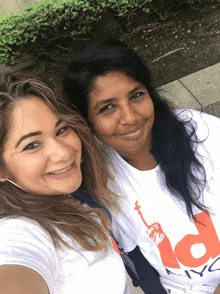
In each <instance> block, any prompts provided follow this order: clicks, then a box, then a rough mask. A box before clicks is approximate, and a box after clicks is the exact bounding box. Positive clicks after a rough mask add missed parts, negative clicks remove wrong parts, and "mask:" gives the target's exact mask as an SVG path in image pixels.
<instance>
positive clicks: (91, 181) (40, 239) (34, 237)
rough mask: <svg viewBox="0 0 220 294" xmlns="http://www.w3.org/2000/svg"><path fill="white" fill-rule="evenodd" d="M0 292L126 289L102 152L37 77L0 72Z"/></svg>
mask: <svg viewBox="0 0 220 294" xmlns="http://www.w3.org/2000/svg"><path fill="white" fill-rule="evenodd" d="M0 130H1V132H0V285H1V286H0V293H2V294H9V293H13V294H21V293H22V294H32V293H37V294H48V293H50V294H64V293H65V294H68V293H69V294H72V293H83V294H85V293H100V294H101V293H109V294H110V293H111V294H112V293H117V294H125V293H128V289H127V286H126V277H125V270H124V264H123V261H122V259H121V256H120V254H119V252H118V249H117V246H116V243H115V241H114V239H113V238H112V237H111V236H110V234H109V233H111V222H110V220H109V217H110V216H109V217H108V216H107V215H109V213H108V209H110V208H111V209H116V208H117V204H116V198H115V195H114V194H113V193H111V192H110V191H109V190H108V189H107V188H106V181H107V177H108V173H107V170H106V168H105V164H104V160H103V158H102V155H101V152H100V150H99V149H98V147H97V146H96V144H95V141H94V138H93V135H92V133H91V132H90V130H89V128H88V127H87V124H86V123H85V122H84V120H83V119H82V118H81V117H80V116H79V115H78V114H77V113H76V112H75V111H74V110H70V109H68V108H67V107H66V106H65V105H64V104H63V101H62V100H61V99H60V98H58V97H57V95H56V94H55V93H54V91H53V89H52V88H51V87H50V86H48V85H47V83H45V82H43V81H42V80H40V79H38V78H36V77H32V76H29V75H28V76H27V75H24V74H22V73H14V74H6V75H1V80H0Z"/></svg>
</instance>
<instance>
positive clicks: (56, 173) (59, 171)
mask: <svg viewBox="0 0 220 294" xmlns="http://www.w3.org/2000/svg"><path fill="white" fill-rule="evenodd" d="M72 167H73V163H72V164H71V165H69V166H68V167H66V168H64V169H61V170H58V171H54V172H51V173H48V174H49V175H60V174H64V173H66V172H67V171H68V170H70V169H71V168H72Z"/></svg>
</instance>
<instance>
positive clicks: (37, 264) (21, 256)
mask: <svg viewBox="0 0 220 294" xmlns="http://www.w3.org/2000/svg"><path fill="white" fill-rule="evenodd" d="M0 236H1V237H0V265H6V264H16V265H23V266H27V267H29V268H31V269H33V270H35V271H36V272H38V273H39V274H40V275H41V276H42V277H43V278H44V280H45V281H46V283H47V285H48V288H49V290H50V293H53V287H54V280H55V276H56V267H57V260H56V251H55V247H54V245H53V242H52V239H51V238H50V235H49V234H48V233H47V232H46V231H45V230H44V229H43V228H42V227H41V226H40V225H39V224H38V223H37V222H35V221H33V220H30V219H27V218H25V217H21V218H4V219H1V220H0Z"/></svg>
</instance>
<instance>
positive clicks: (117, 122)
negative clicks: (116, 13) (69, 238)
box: [63, 38, 220, 294]
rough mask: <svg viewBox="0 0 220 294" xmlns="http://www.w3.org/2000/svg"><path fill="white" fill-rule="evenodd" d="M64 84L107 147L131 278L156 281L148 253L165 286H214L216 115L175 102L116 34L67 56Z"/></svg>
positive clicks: (199, 289)
mask: <svg viewBox="0 0 220 294" xmlns="http://www.w3.org/2000/svg"><path fill="white" fill-rule="evenodd" d="M63 85H64V92H65V94H66V96H67V97H68V100H69V101H70V102H71V103H74V105H75V106H76V107H77V108H78V110H79V111H80V113H81V114H82V115H83V116H84V118H85V119H86V120H87V121H88V123H89V125H90V127H91V129H92V130H93V132H94V133H95V135H96V137H97V138H98V139H99V141H101V142H102V143H103V144H102V146H103V148H104V149H105V151H106V154H107V155H106V156H107V158H108V164H109V170H110V172H111V178H110V179H109V183H108V185H109V188H110V189H111V190H112V191H113V192H114V193H116V194H118V195H119V198H120V208H121V212H120V213H119V214H117V215H116V216H115V229H116V230H117V236H118V240H119V243H120V244H121V245H122V246H123V247H124V248H125V249H126V250H127V251H128V254H129V255H130V256H131V258H132V259H133V260H134V263H135V266H136V269H137V272H138V274H139V278H140V281H139V282H137V281H135V283H136V285H140V286H141V287H142V289H144V291H145V293H147V289H148V287H149V289H150V287H151V286H152V284H151V283H150V281H149V280H151V278H152V279H154V281H156V278H155V277H156V276H154V275H153V272H152V271H151V270H150V269H149V265H148V264H147V260H148V261H149V262H150V264H151V265H152V267H153V268H154V269H155V270H156V271H157V272H158V273H159V275H160V281H161V284H162V285H163V287H164V288H165V289H166V291H167V292H168V293H207V294H208V293H213V292H214V290H215V289H216V287H217V285H218V284H219V282H220V276H219V270H220V264H219V260H220V241H219V239H220V222H219V215H220V198H219V191H220V187H219V175H220V174H219V171H220V170H219V167H220V157H219V156H218V146H219V144H220V136H219V129H220V120H219V119H218V118H216V117H213V116H210V115H208V114H204V113H201V112H198V111H195V110H173V109H171V107H170V106H169V104H168V103H167V102H166V101H165V100H163V99H161V98H160V96H159V94H158V93H157V91H156V90H155V88H154V87H153V85H152V79H151V74H150V72H149V70H148V68H147V67H146V65H145V64H144V62H143V61H142V59H141V58H140V57H139V56H138V55H137V54H136V53H135V52H133V51H132V50H131V49H130V48H128V47H127V46H126V45H125V44H124V43H122V42H120V41H117V40H112V39H108V38H101V39H98V40H93V41H91V42H90V43H89V44H88V45H87V46H85V47H84V48H82V49H81V50H80V51H79V52H78V53H76V54H75V55H73V56H72V57H71V58H70V61H69V62H68V64H67V66H66V68H65V72H64V84H63ZM139 249H140V251H141V253H142V254H143V255H144V257H145V260H146V263H145V264H144V263H143V260H142V257H141V254H140V251H139ZM141 266H143V267H146V268H147V269H148V270H149V272H150V274H149V275H147V274H146V272H145V271H144V270H142V269H141ZM153 277H154V278H153ZM149 293H153V292H151V291H149ZM155 293H159V292H155Z"/></svg>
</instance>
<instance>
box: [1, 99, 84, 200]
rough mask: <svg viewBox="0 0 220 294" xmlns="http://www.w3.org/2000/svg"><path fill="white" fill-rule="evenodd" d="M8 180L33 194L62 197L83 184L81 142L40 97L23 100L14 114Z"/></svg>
mask: <svg viewBox="0 0 220 294" xmlns="http://www.w3.org/2000/svg"><path fill="white" fill-rule="evenodd" d="M4 147H5V148H4V152H3V160H4V162H5V169H4V170H3V171H1V181H5V180H6V179H7V178H8V179H10V180H12V181H13V182H15V183H16V184H17V185H19V186H20V187H21V188H22V189H23V190H25V191H26V192H29V193H36V194H46V195H59V194H66V193H71V192H74V191H75V190H76V189H78V187H79V186H80V185H81V182H82V174H81V169H80V162H81V141H80V139H79V137H78V136H77V134H76V133H75V132H74V131H73V129H71V128H70V127H69V126H68V125H67V123H66V122H64V121H62V120H60V119H59V118H58V117H57V116H56V114H54V113H53V112H52V111H51V109H50V108H49V107H48V106H47V104H46V103H45V102H44V101H43V100H41V99H39V98H38V97H32V98H30V99H28V100H26V99H23V100H21V101H19V103H17V105H16V106H15V108H14V110H13V113H12V126H11V128H10V130H9V136H8V139H7V141H6V144H5V146H4Z"/></svg>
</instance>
